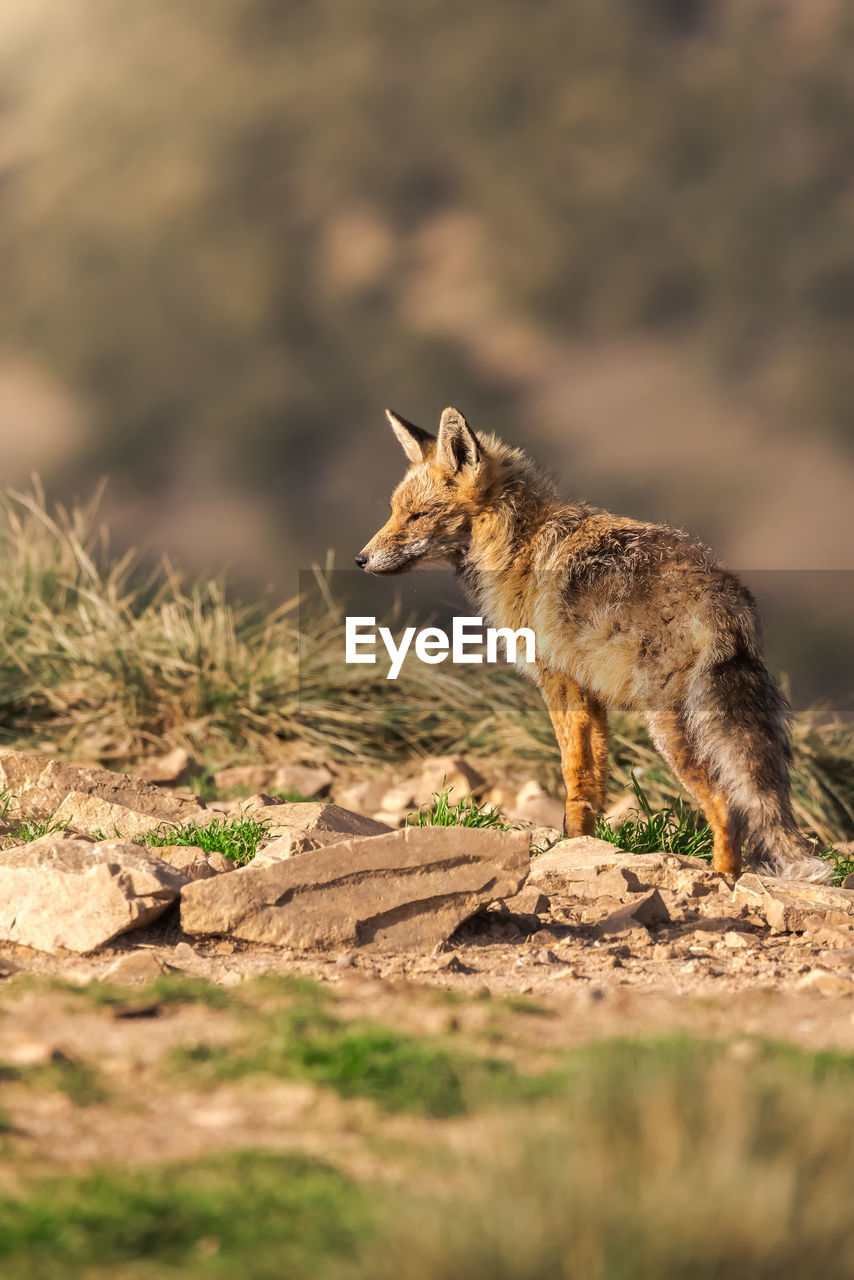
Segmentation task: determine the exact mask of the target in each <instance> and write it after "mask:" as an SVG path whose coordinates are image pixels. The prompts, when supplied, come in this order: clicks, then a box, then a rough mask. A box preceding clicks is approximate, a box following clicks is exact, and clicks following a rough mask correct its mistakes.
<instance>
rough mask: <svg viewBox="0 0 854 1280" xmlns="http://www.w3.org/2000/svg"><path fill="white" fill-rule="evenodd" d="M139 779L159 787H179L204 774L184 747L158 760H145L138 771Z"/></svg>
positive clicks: (177, 748)
mask: <svg viewBox="0 0 854 1280" xmlns="http://www.w3.org/2000/svg"><path fill="white" fill-rule="evenodd" d="M136 772H137V777H138V778H142V779H144V781H145V782H153V783H155V784H156V785H157V786H161V787H162V786H169V787H179V786H182V785H183V784H184V783H186V782H189V781H190V780H191V778H197V777H199V775H200V774H201V773H202V772H203V771H202V767H201V765H200V764H199V763H198V761H196V760H194V759H193V757H192V756H191V755H190V753H189V751H187V750H186V749H185V748H184V747H176V748H175V749H174V751H170V752H169V753H168V754H167V755H165V756H161V757H160V759H158V760H145V761H143V763H142V764H141V765H140V766H139V768H138V769H137V771H136Z"/></svg>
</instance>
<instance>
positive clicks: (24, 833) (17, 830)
mask: <svg viewBox="0 0 854 1280" xmlns="http://www.w3.org/2000/svg"><path fill="white" fill-rule="evenodd" d="M9 826H10V828H11V832H12V834H13V835H14V836H16V837H17V839H19V840H20V841H21V843H22V844H29V843H30V842H31V841H33V840H40V839H41V838H42V836H54V835H59V834H60V832H64V831H67V830H68V827H69V826H70V822H69V821H65V822H55V821H54V819H53V818H43V819H42V820H41V821H40V822H38V821H36V820H35V819H34V818H22V819H21V821H20V822H10V824H9Z"/></svg>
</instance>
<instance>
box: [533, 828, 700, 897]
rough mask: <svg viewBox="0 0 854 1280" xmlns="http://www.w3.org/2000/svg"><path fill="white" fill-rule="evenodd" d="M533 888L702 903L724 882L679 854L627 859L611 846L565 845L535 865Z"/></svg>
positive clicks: (582, 841)
mask: <svg viewBox="0 0 854 1280" xmlns="http://www.w3.org/2000/svg"><path fill="white" fill-rule="evenodd" d="M531 883H532V884H535V885H537V886H538V887H539V888H541V889H543V890H544V891H545V892H546V893H550V892H553V893H556V892H559V891H560V890H561V889H562V890H563V891H564V892H566V893H572V894H574V895H575V896H576V897H581V898H595V897H598V896H600V895H603V894H607V895H609V896H614V897H622V896H623V894H625V893H642V892H644V891H645V890H646V889H670V890H672V891H674V892H677V893H687V894H689V896H692V897H698V896H702V895H703V894H706V893H711V892H716V891H717V890H718V888H719V887H720V885H721V884H722V883H723V880H722V877H721V876H719V875H718V874H717V873H716V872H714V871H712V870H711V868H710V867H709V865H708V863H706V862H704V861H703V860H702V859H701V858H692V857H685V856H683V855H682V854H678V853H663V852H662V853H628V852H626V850H625V849H618V848H617V847H616V846H615V845H613V844H609V842H608V841H607V840H597V839H595V838H594V837H593V836H580V837H578V838H577V839H573V840H561V842H560V844H558V845H556V846H555V848H554V849H550V850H549V851H548V853H543V854H540V855H539V856H538V857H536V858H534V859H533V860H532V862H531Z"/></svg>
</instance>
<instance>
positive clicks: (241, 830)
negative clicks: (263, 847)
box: [142, 814, 270, 867]
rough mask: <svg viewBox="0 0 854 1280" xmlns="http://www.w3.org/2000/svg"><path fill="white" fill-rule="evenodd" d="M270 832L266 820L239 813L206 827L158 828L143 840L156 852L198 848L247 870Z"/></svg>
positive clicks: (187, 824)
mask: <svg viewBox="0 0 854 1280" xmlns="http://www.w3.org/2000/svg"><path fill="white" fill-rule="evenodd" d="M269 829H270V824H269V822H267V821H265V820H264V819H263V818H257V817H254V816H248V815H247V814H238V815H236V816H234V817H229V818H212V819H211V821H210V822H208V823H204V824H202V825H199V823H197V822H184V823H181V824H179V825H177V826H161V827H157V828H156V829H155V830H154V831H148V832H146V834H145V835H144V836H142V841H143V843H144V844H147V845H150V846H151V847H152V848H155V849H163V848H167V847H168V846H169V845H181V844H188V845H196V846H197V847H198V848H200V849H204V851H205V853H221V854H222V855H223V856H224V857H226V858H228V859H230V861H231V862H234V863H236V865H237V866H238V867H245V866H246V864H247V863H248V862H251V861H252V859H253V858H254V857H255V854H256V852H257V850H258V844H259V842H260V841H261V840H263V839H264V837H265V836H266V834H267V832H268V831H269Z"/></svg>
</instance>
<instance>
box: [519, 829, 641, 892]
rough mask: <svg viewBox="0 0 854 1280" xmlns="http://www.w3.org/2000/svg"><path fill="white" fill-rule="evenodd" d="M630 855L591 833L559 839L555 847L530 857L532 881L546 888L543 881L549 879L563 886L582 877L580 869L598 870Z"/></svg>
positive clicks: (555, 885) (614, 865) (620, 861)
mask: <svg viewBox="0 0 854 1280" xmlns="http://www.w3.org/2000/svg"><path fill="white" fill-rule="evenodd" d="M631 857H633V855H632V854H627V853H625V852H624V851H623V850H622V849H617V848H615V847H614V845H612V844H609V843H608V841H607V840H597V839H595V838H594V837H593V836H579V837H577V838H576V839H571V840H561V842H560V844H559V845H558V846H557V848H555V849H549V851H548V853H541V854H539V855H538V856H537V857H535V858H532V859H531V883H532V884H542V885H543V887H544V888H545V889H546V892H548V887H547V885H546V881H549V882H552V883H553V884H554V887H555V888H565V887H566V885H567V883H570V882H571V881H573V880H582V879H584V876H583V874H582V875H578V874H577V873H578V872H579V871H581V872H585V871H587V872H590V873H592V874H598V873H599V872H600V871H607V870H609V869H610V868H611V867H619V866H622V865H623V864H624V863H625V861H626V859H627V858H631Z"/></svg>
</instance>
